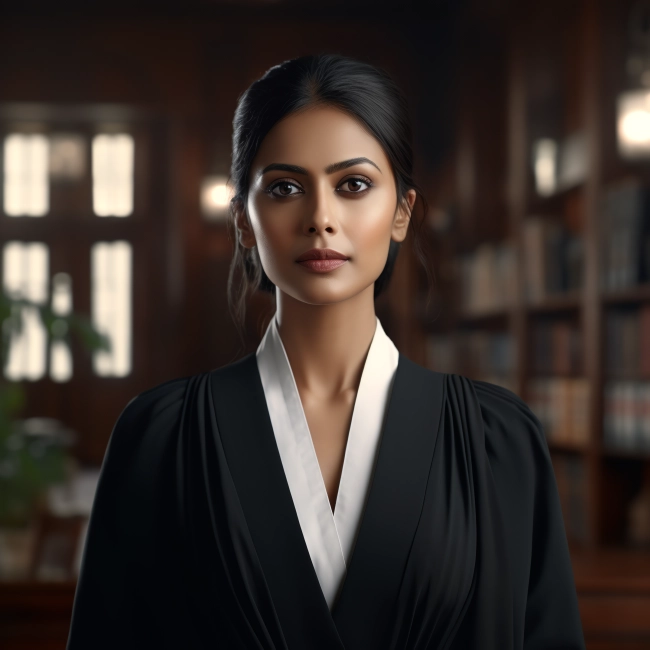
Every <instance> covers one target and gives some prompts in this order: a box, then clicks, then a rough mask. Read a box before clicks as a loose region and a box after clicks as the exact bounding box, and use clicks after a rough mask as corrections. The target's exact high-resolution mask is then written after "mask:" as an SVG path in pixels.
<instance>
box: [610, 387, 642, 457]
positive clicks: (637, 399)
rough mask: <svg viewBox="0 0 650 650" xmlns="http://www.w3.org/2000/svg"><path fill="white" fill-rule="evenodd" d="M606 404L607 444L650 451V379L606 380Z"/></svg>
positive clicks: (622, 448)
mask: <svg viewBox="0 0 650 650" xmlns="http://www.w3.org/2000/svg"><path fill="white" fill-rule="evenodd" d="M603 407H604V415H603V444H604V446H605V447H607V448H609V449H615V450H624V451H642V452H645V451H650V381H631V380H610V381H608V382H606V384H605V387H604V404H603Z"/></svg>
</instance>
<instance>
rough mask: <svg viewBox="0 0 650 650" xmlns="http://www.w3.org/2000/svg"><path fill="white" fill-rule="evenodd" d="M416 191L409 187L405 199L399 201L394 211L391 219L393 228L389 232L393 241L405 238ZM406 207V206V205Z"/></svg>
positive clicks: (400, 240)
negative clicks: (393, 216)
mask: <svg viewBox="0 0 650 650" xmlns="http://www.w3.org/2000/svg"><path fill="white" fill-rule="evenodd" d="M416 197H417V193H416V191H415V190H414V189H410V190H409V191H408V192H407V193H406V201H400V204H399V206H398V208H397V210H396V212H395V218H394V219H393V230H392V232H391V239H392V240H393V241H397V242H402V241H404V239H406V233H407V232H408V227H409V223H410V221H411V213H412V212H413V206H414V205H415V199H416ZM406 204H407V205H408V207H407V205H406Z"/></svg>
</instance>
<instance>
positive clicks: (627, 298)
mask: <svg viewBox="0 0 650 650" xmlns="http://www.w3.org/2000/svg"><path fill="white" fill-rule="evenodd" d="M601 300H602V303H603V305H624V304H633V303H639V302H648V301H650V282H648V283H646V284H641V285H637V286H636V287H630V288H628V289H617V290H615V291H613V290H604V291H603V293H602V295H601Z"/></svg>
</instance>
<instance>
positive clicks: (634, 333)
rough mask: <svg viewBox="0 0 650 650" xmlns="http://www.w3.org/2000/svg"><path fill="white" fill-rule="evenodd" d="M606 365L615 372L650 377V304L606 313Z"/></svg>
mask: <svg viewBox="0 0 650 650" xmlns="http://www.w3.org/2000/svg"><path fill="white" fill-rule="evenodd" d="M605 364H606V368H607V372H608V373H610V374H612V375H624V376H626V377H634V376H638V377H641V378H643V377H648V378H650V304H648V303H644V304H642V305H641V306H640V307H635V308H633V309H620V308H619V309H611V310H609V311H608V312H607V313H606V316H605Z"/></svg>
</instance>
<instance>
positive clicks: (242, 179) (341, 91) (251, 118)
mask: <svg viewBox="0 0 650 650" xmlns="http://www.w3.org/2000/svg"><path fill="white" fill-rule="evenodd" d="M316 106H332V107H335V108H338V109H340V110H342V111H345V112H346V113H348V114H349V115H350V116H352V117H353V118H355V119H357V120H359V121H361V122H362V123H363V124H364V125H365V127H366V128H367V129H369V131H370V132H371V133H372V134H373V135H374V137H375V138H376V139H377V140H378V141H379V143H380V144H381V146H382V148H383V150H384V152H385V153H386V156H387V158H388V159H389V161H390V164H391V168H392V171H393V175H394V177H395V184H396V189H397V205H396V209H397V206H398V205H399V204H400V203H402V204H403V205H404V207H408V204H407V203H406V193H407V191H408V190H409V189H411V188H413V189H415V190H416V192H417V197H416V202H417V198H418V197H419V199H420V201H421V202H422V204H423V211H422V218H421V220H420V221H419V222H417V221H416V220H415V219H414V218H413V217H414V212H415V206H414V208H413V213H412V214H411V221H410V223H409V226H410V225H411V224H417V226H418V230H420V229H421V226H422V222H423V221H424V220H425V219H426V215H427V212H428V205H427V201H426V198H425V197H424V194H423V193H422V191H421V190H420V188H419V186H418V185H417V184H416V183H415V182H414V180H413V177H412V174H413V149H412V128H411V121H410V116H409V108H408V103H407V101H406V98H405V97H404V95H403V93H402V91H401V90H400V88H399V87H398V86H397V85H396V84H395V82H394V81H393V80H392V79H391V77H390V76H389V75H388V74H387V73H386V72H385V71H384V70H382V69H380V68H377V67H375V66H373V65H371V64H369V63H365V62H363V61H358V60H356V59H352V58H349V57H346V56H342V55H338V54H326V53H320V54H314V55H308V56H301V57H298V58H295V59H291V60H289V61H284V62H283V63H280V64H279V65H275V66H273V67H272V68H270V69H269V70H268V71H267V72H266V73H265V74H264V76H262V77H261V78H260V79H258V80H256V81H254V82H253V83H252V84H251V85H250V87H249V88H248V89H247V90H246V91H245V92H244V93H243V94H242V95H241V96H240V98H239V102H238V104H237V108H236V110H235V116H234V119H233V137H232V165H231V169H230V179H229V182H230V183H231V184H232V188H233V197H232V199H231V201H230V215H229V225H230V227H231V229H232V235H233V237H234V242H235V250H234V255H233V259H232V262H231V265H230V272H229V274H228V306H229V309H230V312H231V316H232V318H233V320H234V321H235V324H236V325H237V326H238V329H239V331H240V334H241V331H242V329H243V324H244V319H245V313H246V301H247V298H248V294H249V293H253V292H254V291H256V290H258V289H259V290H261V291H266V292H269V293H272V294H273V295H275V284H274V283H273V282H272V281H271V280H270V279H269V278H268V276H267V275H266V273H265V272H264V269H263V268H262V264H261V262H260V258H259V253H258V251H257V247H253V248H245V247H244V246H242V244H241V243H240V241H239V237H238V231H237V227H236V224H235V210H234V207H235V204H236V203H239V204H240V209H243V210H245V208H246V205H247V202H248V192H249V184H248V180H249V172H250V166H251V163H252V161H253V158H254V157H255V155H256V153H257V151H258V149H259V147H260V145H261V143H262V140H263V139H264V137H265V136H266V134H267V133H268V132H269V131H270V130H271V128H272V127H273V126H274V125H275V124H276V123H277V122H279V121H280V120H281V119H282V118H284V117H286V116H287V115H289V114H291V113H295V112H298V111H301V110H306V109H308V108H312V107H316ZM246 214H247V213H246ZM409 230H411V228H409ZM400 245H401V244H400V242H395V241H392V240H391V242H390V248H389V251H388V258H387V260H386V265H385V266H384V269H383V271H382V272H381V274H380V275H379V277H378V278H377V280H376V281H375V288H374V296H375V298H376V297H377V296H378V295H379V294H381V293H382V292H383V291H384V290H385V289H386V288H387V286H388V284H389V282H390V278H391V275H392V273H393V267H394V266H395V260H396V259H397V254H398V252H399V249H400ZM414 251H415V253H416V256H417V257H418V259H419V261H420V262H421V263H422V265H423V266H424V269H425V272H426V274H427V278H428V279H429V291H430V290H431V272H430V269H429V265H428V264H427V260H426V255H425V254H424V251H423V248H422V241H421V238H420V237H419V236H418V237H416V239H415V240H414ZM237 276H239V277H238V282H239V285H238V286H237V288H235V281H236V278H237ZM429 298H430V296H429Z"/></svg>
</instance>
